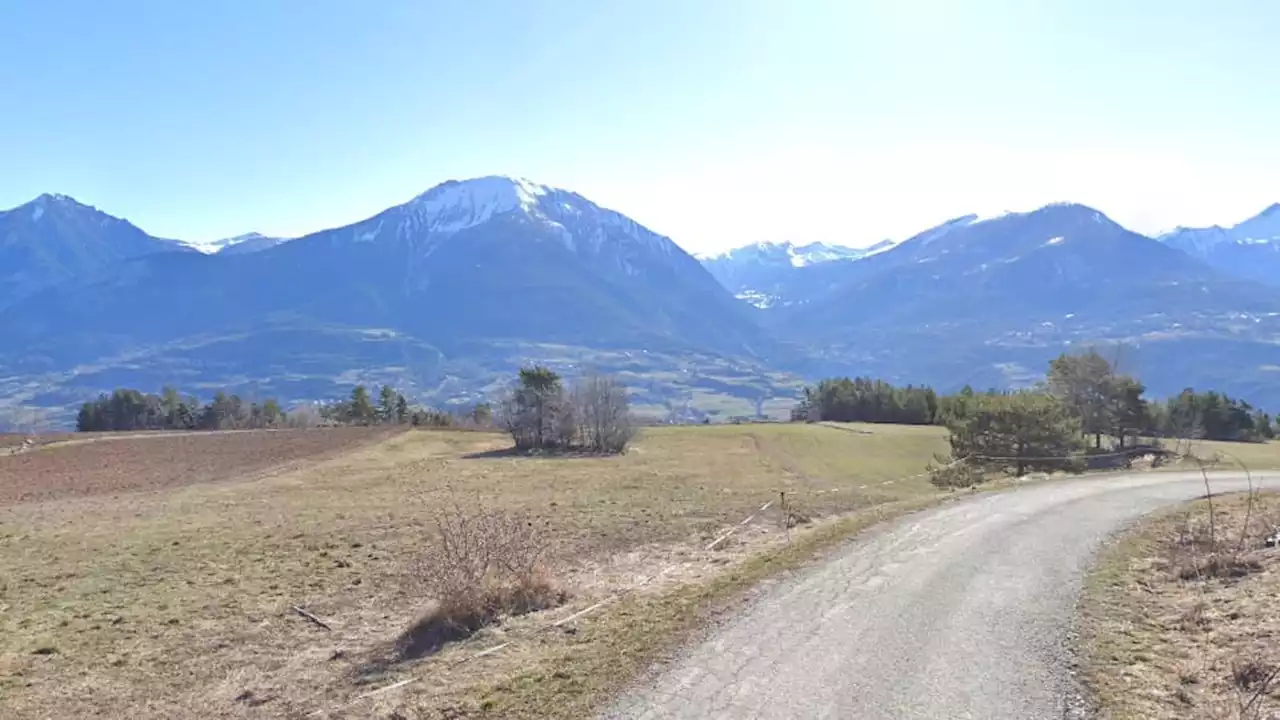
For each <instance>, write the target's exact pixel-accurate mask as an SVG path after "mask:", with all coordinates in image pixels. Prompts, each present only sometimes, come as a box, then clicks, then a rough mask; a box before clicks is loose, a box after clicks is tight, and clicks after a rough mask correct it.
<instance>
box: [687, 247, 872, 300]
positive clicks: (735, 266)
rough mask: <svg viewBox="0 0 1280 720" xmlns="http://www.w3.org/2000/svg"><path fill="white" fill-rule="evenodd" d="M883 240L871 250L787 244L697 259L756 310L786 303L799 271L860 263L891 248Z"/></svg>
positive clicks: (733, 251)
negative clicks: (785, 296) (831, 263)
mask: <svg viewBox="0 0 1280 720" xmlns="http://www.w3.org/2000/svg"><path fill="white" fill-rule="evenodd" d="M893 245H894V243H893V241H891V240H882V241H881V242H878V243H876V244H875V245H872V246H870V247H865V248H851V247H844V246H841V245H826V244H824V243H820V242H815V243H809V244H807V245H794V244H792V243H789V242H781V243H756V244H754V245H745V246H743V247H739V248H734V249H732V250H728V251H725V252H722V253H717V254H714V255H705V256H702V257H701V258H700V259H701V260H702V265H703V266H704V267H706V268H707V270H709V271H710V272H711V275H712V276H713V277H715V279H716V280H718V281H719V282H720V284H721V285H723V286H724V287H725V289H727V290H729V291H730V292H732V293H734V296H735V297H737V298H738V299H739V300H745V301H747V302H748V303H750V304H752V305H755V306H756V307H758V308H762V309H763V308H768V307H771V306H773V305H775V304H777V303H779V302H785V299H784V298H783V297H782V294H783V293H785V292H786V290H787V288H788V286H789V285H791V284H792V283H794V282H795V281H796V279H798V278H799V277H802V276H803V273H801V272H799V271H800V269H801V268H805V267H809V266H811V265H819V264H821V263H828V262H843V261H851V260H861V259H862V258H864V257H869V256H871V255H875V254H876V253H880V252H884V251H885V250H888V249H889V248H891V247H893Z"/></svg>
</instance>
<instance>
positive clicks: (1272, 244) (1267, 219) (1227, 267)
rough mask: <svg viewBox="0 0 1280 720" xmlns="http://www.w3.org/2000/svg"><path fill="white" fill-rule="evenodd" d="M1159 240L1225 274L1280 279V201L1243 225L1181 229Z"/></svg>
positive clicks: (1273, 280)
mask: <svg viewBox="0 0 1280 720" xmlns="http://www.w3.org/2000/svg"><path fill="white" fill-rule="evenodd" d="M1159 240H1160V241H1161V242H1163V243H1165V244H1167V245H1169V246H1170V247H1175V248H1177V249H1179V250H1182V251H1183V252H1185V253H1187V254H1189V255H1191V256H1192V257H1195V258H1198V259H1200V260H1203V261H1205V262H1206V263H1208V264H1210V265H1212V266H1213V267H1216V268H1218V269H1219V270H1222V271H1223V272H1225V273H1228V274H1231V275H1235V276H1237V277H1243V278H1249V279H1252V280H1258V281H1260V282H1264V283H1271V284H1275V283H1276V282H1280V203H1276V204H1275V205H1272V206H1271V207H1269V208H1267V209H1266V210H1263V211H1262V213H1260V214H1258V215H1256V216H1254V217H1251V218H1249V219H1248V220H1245V221H1244V222H1242V223H1240V224H1239V225H1234V226H1232V227H1229V228H1224V227H1219V226H1216V225H1215V226H1214V227H1209V228H1178V229H1176V230H1174V231H1173V232H1170V233H1166V234H1164V235H1161V236H1160V237H1159Z"/></svg>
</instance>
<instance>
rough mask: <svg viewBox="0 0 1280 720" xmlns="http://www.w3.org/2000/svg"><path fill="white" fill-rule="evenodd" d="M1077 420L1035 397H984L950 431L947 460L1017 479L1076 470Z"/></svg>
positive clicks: (1044, 398) (1052, 401) (1049, 398)
mask: <svg viewBox="0 0 1280 720" xmlns="http://www.w3.org/2000/svg"><path fill="white" fill-rule="evenodd" d="M1080 428H1081V426H1080V421H1079V420H1078V419H1077V418H1075V417H1074V416H1073V414H1072V413H1071V412H1069V411H1068V409H1067V408H1066V407H1065V406H1064V405H1063V404H1062V403H1061V402H1060V401H1058V400H1057V399H1056V398H1054V397H1052V396H1049V395H1046V394H1043V393H1035V392H1021V393H1013V394H1008V395H985V396H981V397H980V398H978V399H976V400H975V402H974V404H973V405H972V406H971V407H970V408H969V410H968V413H967V415H966V416H965V417H964V418H962V419H960V420H959V421H957V422H955V423H954V424H952V425H950V426H949V429H950V431H951V438H950V440H951V456H952V457H953V458H955V459H957V460H961V459H962V460H963V461H964V462H966V463H970V464H972V465H973V466H975V467H981V468H984V469H988V470H998V471H1003V472H1012V473H1014V474H1017V475H1022V474H1024V473H1025V472H1027V471H1029V470H1059V469H1078V468H1079V467H1080V462H1079V460H1077V459H1075V455H1076V453H1078V452H1079V451H1080V437H1081V433H1080Z"/></svg>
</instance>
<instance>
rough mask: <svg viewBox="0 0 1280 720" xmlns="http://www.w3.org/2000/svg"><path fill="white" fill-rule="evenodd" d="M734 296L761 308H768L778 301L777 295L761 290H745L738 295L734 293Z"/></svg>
mask: <svg viewBox="0 0 1280 720" xmlns="http://www.w3.org/2000/svg"><path fill="white" fill-rule="evenodd" d="M734 297H736V298H738V299H739V300H742V301H744V302H746V303H748V304H750V305H754V306H755V307H758V308H760V309H761V310H767V309H768V308H770V307H772V306H773V304H774V303H776V302H777V301H778V298H777V297H775V296H773V295H770V294H768V293H762V292H760V291H759V290H744V291H742V292H740V293H738V294H737V295H734Z"/></svg>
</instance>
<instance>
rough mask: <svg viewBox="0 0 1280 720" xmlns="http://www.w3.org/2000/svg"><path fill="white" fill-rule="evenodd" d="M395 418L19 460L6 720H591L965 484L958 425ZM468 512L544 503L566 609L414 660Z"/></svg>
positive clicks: (168, 438)
mask: <svg viewBox="0 0 1280 720" xmlns="http://www.w3.org/2000/svg"><path fill="white" fill-rule="evenodd" d="M378 432H379V431H376V430H360V429H341V430H316V431H298V432H281V431H261V432H235V433H203V434H189V435H179V434H159V435H147V436H135V437H118V436H117V437H100V438H98V439H90V441H85V440H86V438H80V437H76V438H71V439H66V438H64V439H62V440H61V441H59V442H51V443H49V444H47V445H45V446H43V447H40V448H37V449H34V450H29V451H26V452H23V453H21V454H18V455H12V456H3V455H0V708H3V711H4V712H3V713H0V715H2V716H3V717H5V718H9V717H15V718H28V717H129V718H186V717H200V718H208V717H213V718H231V717H304V716H307V717H359V718H364V717H397V716H399V717H454V718H459V717H503V718H506V717H528V718H535V717H583V716H586V715H589V713H590V711H591V710H592V709H593V708H595V707H597V706H598V704H599V702H601V701H602V700H603V699H604V698H607V697H608V696H609V695H610V694H611V693H613V692H615V691H617V690H618V689H619V688H620V687H621V686H622V685H623V684H625V683H627V682H628V681H630V680H631V679H633V678H634V677H636V676H637V674H639V673H640V672H642V671H643V669H644V668H645V667H646V666H647V665H648V664H649V663H650V662H651V661H652V660H654V659H655V658H659V657H661V656H662V654H663V653H664V652H665V651H667V650H669V649H670V648H671V647H673V644H674V643H676V642H678V641H679V639H680V638H681V637H684V636H686V635H687V633H688V632H690V631H691V630H693V629H695V628H696V627H697V626H698V625H699V624H700V623H701V622H702V621H704V620H705V619H706V618H707V617H709V616H712V615H714V614H716V613H717V612H722V611H724V610H726V609H727V608H730V607H732V603H733V602H735V598H741V597H743V592H744V591H746V590H748V589H749V588H751V587H752V586H753V585H756V584H758V583H759V582H760V581H762V580H765V579H767V578H768V577H770V576H773V575H776V574H777V573H778V572H781V571H785V570H787V569H788V568H791V567H794V566H796V565H798V564H800V563H802V562H804V561H806V560H807V559H808V558H810V557H812V556H813V554H814V552H815V551H816V550H818V549H820V548H822V547H826V546H829V545H830V544H832V543H836V542H838V541H840V540H841V539H842V538H844V537H847V536H848V535H849V534H850V533H851V532H854V531H856V530H858V529H861V528H863V527H866V526H867V525H869V524H871V523H873V522H875V521H877V520H880V519H884V518H887V517H892V516H893V515H895V514H900V513H902V512H906V511H909V510H911V509H914V508H919V507H923V506H925V505H927V504H931V503H934V502H937V501H939V500H940V499H941V498H942V497H944V495H942V494H940V493H938V492H937V491H936V490H935V489H934V488H933V487H932V486H931V485H930V484H929V483H928V481H927V479H926V478H925V477H923V476H921V475H920V473H922V472H923V471H924V469H925V466H926V464H927V463H928V461H929V460H930V459H931V458H932V457H933V454H934V453H937V452H943V451H944V450H945V446H946V441H945V432H944V431H943V430H942V429H940V428H931V427H898V426H873V425H840V426H825V425H810V426H806V425H787V424H776V425H774V424H764V425H742V426H710V427H679V428H676V427H672V428H651V429H646V430H645V431H644V432H643V433H642V435H641V437H640V438H639V439H638V441H637V442H636V443H635V445H634V446H633V448H632V449H631V450H630V451H629V452H628V453H627V454H625V455H623V456H618V457H524V456H513V455H511V454H509V453H508V452H507V448H508V446H509V440H508V439H507V438H506V437H504V436H501V435H496V434H486V433H476V432H461V431H409V432H402V433H399V434H393V435H388V434H383V435H379V434H378ZM1234 449H1238V448H1234V447H1233V450H1234ZM780 491H785V492H786V493H787V505H788V506H789V508H790V511H791V513H792V515H793V518H797V519H801V520H812V522H804V523H803V524H802V525H800V526H798V527H796V528H794V529H793V530H791V531H790V532H787V531H786V530H784V526H783V523H782V515H781V514H779V513H778V512H777V505H775V506H774V507H771V508H770V509H769V510H768V511H766V512H764V513H761V514H760V515H759V516H758V517H757V518H756V520H755V521H754V522H752V523H751V524H749V525H747V526H744V527H743V528H742V529H741V531H740V532H738V533H737V534H736V535H734V536H733V537H732V538H731V539H729V540H728V541H726V542H725V543H723V544H722V545H720V546H719V547H717V548H715V549H714V550H707V549H706V546H707V544H708V543H709V542H710V541H711V540H712V539H713V538H716V537H718V536H719V535H720V534H721V533H723V532H724V531H725V530H726V529H728V528H730V527H733V526H735V525H736V524H737V523H738V522H740V521H741V520H742V519H743V518H744V517H746V516H747V515H748V514H749V513H751V512H753V511H754V510H756V509H758V508H759V507H760V505H761V504H762V503H764V502H766V501H770V500H777V499H780V498H779V492H780ZM454 505H457V506H460V507H463V508H464V509H475V508H480V507H484V508H494V509H498V510H504V511H512V512H519V513H523V514H525V515H527V516H528V517H529V518H530V519H531V521H532V522H533V523H534V525H535V526H536V529H537V531H538V532H539V533H540V534H541V536H542V537H543V538H544V539H545V540H546V542H547V544H548V547H549V558H548V560H549V564H550V568H551V570H552V572H553V574H554V576H555V578H556V580H557V581H558V582H560V583H561V584H562V585H563V586H564V587H565V588H566V589H567V590H568V592H569V599H568V602H567V604H565V605H564V606H562V607H560V608H556V609H552V610H546V611H543V612H539V613H533V614H530V615H525V616H522V617H518V618H509V619H505V620H504V621H503V622H501V623H500V624H498V625H496V626H492V627H488V628H486V629H483V630H481V631H480V632H479V633H477V634H476V635H475V636H474V637H472V638H470V639H467V640H465V641H460V642H456V643H452V644H450V645H448V646H446V647H445V648H444V649H443V650H441V651H439V652H437V653H434V654H431V655H429V656H427V657H422V658H414V659H408V658H405V657H404V656H403V655H402V654H400V653H397V643H398V641H399V640H400V639H401V637H402V635H403V634H404V633H405V631H406V630H407V629H408V628H409V627H410V626H411V625H413V623H414V622H415V621H416V620H417V619H419V618H420V617H422V615H423V614H424V613H425V612H427V611H428V609H429V605H430V603H429V601H428V600H427V599H426V598H425V597H424V596H423V593H422V589H421V583H420V582H419V577H418V570H417V569H416V568H417V566H420V563H421V560H422V558H423V557H424V554H425V551H426V549H427V548H428V547H429V546H430V545H431V544H432V543H433V542H434V538H435V537H436V520H437V518H438V517H439V513H440V512H441V511H442V510H443V509H445V508H448V507H451V506H454ZM600 602H605V603H606V604H605V605H604V606H602V607H600V608H598V609H596V610H595V611H594V612H592V613H590V614H589V615H586V616H584V617H583V618H581V619H579V620H574V621H572V622H569V623H566V624H564V625H563V626H560V627H552V626H553V624H554V623H555V622H557V621H560V620H563V619H565V618H568V617H570V616H572V615H574V614H576V613H578V612H579V611H582V610H586V609H589V608H592V607H593V606H595V605H596V604H597V603H600ZM295 606H296V607H300V608H303V609H305V610H307V611H308V612H310V613H313V614H314V615H315V616H316V617H317V618H319V619H321V620H322V621H323V622H324V623H326V624H327V625H328V626H329V629H325V628H323V627H320V626H319V625H317V624H315V623H313V622H311V621H309V620H307V619H305V618H303V617H302V616H301V615H299V614H298V613H297V612H295V611H294V609H293V608H294V607H295ZM498 647H501V649H500V651H497V652H493V653H491V654H488V655H485V656H483V657H479V658H477V657H476V655H477V653H480V652H484V651H486V650H491V649H493V648H498ZM403 681H410V682H409V683H408V684H405V685H402V686H398V687H395V688H393V689H391V690H388V691H386V692H380V693H377V694H375V695H372V696H366V694H367V693H370V692H374V691H377V690H379V689H382V688H386V687H388V686H391V685H394V684H395V683H399V682H403Z"/></svg>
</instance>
